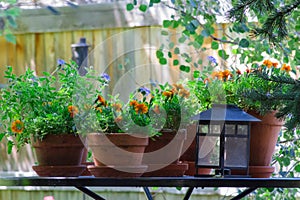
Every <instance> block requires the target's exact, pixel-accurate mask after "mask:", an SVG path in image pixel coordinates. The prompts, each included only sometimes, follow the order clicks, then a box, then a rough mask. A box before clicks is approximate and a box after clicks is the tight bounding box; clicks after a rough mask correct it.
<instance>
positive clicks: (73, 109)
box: [68, 105, 79, 117]
mask: <svg viewBox="0 0 300 200" xmlns="http://www.w3.org/2000/svg"><path fill="white" fill-rule="evenodd" d="M68 111H69V113H70V116H71V117H74V116H75V115H77V114H78V113H79V110H78V108H77V107H76V106H73V105H70V106H68Z"/></svg>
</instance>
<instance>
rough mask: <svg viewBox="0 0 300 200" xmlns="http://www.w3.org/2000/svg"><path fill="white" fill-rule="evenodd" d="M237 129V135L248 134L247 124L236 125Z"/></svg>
mask: <svg viewBox="0 0 300 200" xmlns="http://www.w3.org/2000/svg"><path fill="white" fill-rule="evenodd" d="M237 129H238V131H237V134H238V135H244V136H247V135H248V125H238V128H237Z"/></svg>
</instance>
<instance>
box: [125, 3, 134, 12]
mask: <svg viewBox="0 0 300 200" xmlns="http://www.w3.org/2000/svg"><path fill="white" fill-rule="evenodd" d="M133 9H134V5H133V4H132V3H128V4H127V5H126V10H127V11H131V10H133Z"/></svg>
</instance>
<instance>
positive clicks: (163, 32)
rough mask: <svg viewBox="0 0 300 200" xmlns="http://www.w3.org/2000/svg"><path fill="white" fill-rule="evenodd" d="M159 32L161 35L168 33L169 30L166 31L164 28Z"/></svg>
mask: <svg viewBox="0 0 300 200" xmlns="http://www.w3.org/2000/svg"><path fill="white" fill-rule="evenodd" d="M161 34H162V35H169V32H168V31H165V30H162V31H161Z"/></svg>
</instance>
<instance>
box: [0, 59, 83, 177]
mask: <svg viewBox="0 0 300 200" xmlns="http://www.w3.org/2000/svg"><path fill="white" fill-rule="evenodd" d="M78 77H79V75H78V73H77V65H76V63H74V62H71V63H70V64H67V63H65V62H64V61H63V60H59V63H58V66H57V68H56V70H55V71H54V72H53V73H52V74H50V73H48V72H44V73H43V76H37V75H35V72H34V71H33V70H31V69H27V70H26V72H25V73H24V74H21V75H20V76H17V75H16V74H14V73H13V68H12V67H7V70H6V71H5V78H6V79H7V87H5V88H3V89H2V90H1V98H0V107H1V111H2V113H1V120H2V124H3V128H4V129H3V132H2V133H1V137H0V138H1V139H3V138H6V142H7V145H8V153H10V152H11V150H12V148H13V147H14V146H16V148H17V149H20V148H21V147H22V146H23V145H24V144H27V143H29V144H31V145H32V146H33V147H34V149H35V153H36V158H37V165H35V166H33V169H34V170H35V171H36V172H37V173H38V174H39V175H41V176H78V175H80V174H81V172H82V171H83V170H84V169H85V167H84V166H82V165H81V160H82V156H83V150H84V144H83V142H82V140H81V138H80V137H79V135H78V134H77V131H76V128H75V124H74V119H73V118H74V116H75V115H77V114H78V108H77V107H76V106H75V105H74V104H73V103H72V94H73V91H74V85H75V82H76V80H77V79H78ZM70 152H72V153H70Z"/></svg>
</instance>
